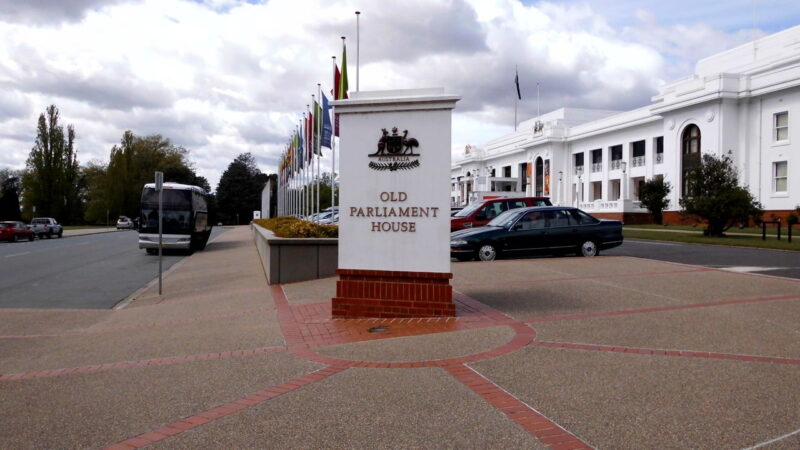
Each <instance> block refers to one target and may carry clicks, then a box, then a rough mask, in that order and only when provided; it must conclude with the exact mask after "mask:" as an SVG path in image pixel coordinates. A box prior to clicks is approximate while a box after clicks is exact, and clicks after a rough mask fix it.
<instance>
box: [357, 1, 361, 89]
mask: <svg viewBox="0 0 800 450" xmlns="http://www.w3.org/2000/svg"><path fill="white" fill-rule="evenodd" d="M360 18H361V11H356V92H358V91H359V88H358V71H359V67H360V61H359V54H360V53H361V26H360V22H361V21H360V20H359V19H360Z"/></svg>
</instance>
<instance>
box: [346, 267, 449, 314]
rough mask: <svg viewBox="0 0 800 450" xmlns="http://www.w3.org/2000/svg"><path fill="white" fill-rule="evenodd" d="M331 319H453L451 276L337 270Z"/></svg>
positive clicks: (424, 273)
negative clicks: (337, 277)
mask: <svg viewBox="0 0 800 450" xmlns="http://www.w3.org/2000/svg"><path fill="white" fill-rule="evenodd" d="M336 272H337V273H338V274H339V281H337V282H336V297H334V298H333V300H332V302H333V305H332V308H331V310H332V313H333V317H334V318H341V319H345V318H346V319H355V318H364V317H380V318H389V317H455V315H456V307H455V304H454V303H453V287H452V286H450V279H451V278H453V274H452V273H438V272H398V271H386V270H356V269H338V270H337V271H336Z"/></svg>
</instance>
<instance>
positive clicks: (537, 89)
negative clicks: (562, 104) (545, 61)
mask: <svg viewBox="0 0 800 450" xmlns="http://www.w3.org/2000/svg"><path fill="white" fill-rule="evenodd" d="M536 120H539V82H538V81H537V82H536Z"/></svg>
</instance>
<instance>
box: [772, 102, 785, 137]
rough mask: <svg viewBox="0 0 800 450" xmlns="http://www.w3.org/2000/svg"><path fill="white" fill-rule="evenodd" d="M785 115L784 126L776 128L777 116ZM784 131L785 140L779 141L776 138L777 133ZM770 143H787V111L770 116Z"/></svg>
mask: <svg viewBox="0 0 800 450" xmlns="http://www.w3.org/2000/svg"><path fill="white" fill-rule="evenodd" d="M781 115H785V116H786V125H784V126H782V127H780V126H778V116H781ZM784 129H785V130H786V138H785V139H779V138H778V131H779V130H784ZM772 142H773V143H774V144H787V143H789V111H788V110H787V111H779V112H776V113H774V114H772Z"/></svg>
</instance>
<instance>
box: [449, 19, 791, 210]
mask: <svg viewBox="0 0 800 450" xmlns="http://www.w3.org/2000/svg"><path fill="white" fill-rule="evenodd" d="M798 123H800V26H797V27H793V28H790V29H788V30H784V31H782V32H779V33H776V34H773V35H770V36H766V37H764V38H761V39H758V40H756V41H753V42H750V43H748V44H745V45H742V46H740V47H737V48H734V49H732V50H728V51H726V52H723V53H719V54H717V55H714V56H711V57H708V58H705V59H702V60H700V61H699V62H698V63H697V65H696V67H695V73H694V74H692V75H690V76H688V77H685V78H682V79H680V80H677V81H674V82H671V83H668V84H666V85H664V86H663V87H662V88H661V89H660V92H659V93H658V95H656V96H655V97H653V98H652V103H651V104H650V105H648V106H644V107H642V108H639V109H635V110H632V111H627V112H618V111H603V110H590V109H578V108H561V109H558V110H555V111H552V112H550V113H547V114H543V115H542V116H541V117H538V118H534V119H530V120H527V121H525V122H522V123H521V124H520V126H519V127H518V131H517V132H515V133H511V134H508V135H505V136H502V137H499V138H497V139H494V140H492V141H490V142H488V143H487V144H486V145H485V146H483V147H469V148H468V149H467V150H466V151H465V154H464V157H463V158H462V159H460V160H457V161H455V162H454V164H453V166H452V171H451V191H452V192H451V200H452V203H453V204H454V205H456V206H460V205H464V204H466V203H469V202H470V201H471V200H475V199H477V198H480V197H485V196H493V195H503V194H505V195H508V191H514V192H517V193H518V194H519V195H522V194H525V195H543V196H549V197H550V198H551V200H552V201H553V203H554V204H560V205H575V206H578V207H580V208H581V209H584V210H586V211H587V212H590V213H592V214H593V215H596V216H598V217H606V218H616V219H624V220H625V221H626V222H628V223H634V222H636V221H645V220H647V219H648V217H649V216H648V215H647V214H645V213H646V212H647V211H646V210H645V209H643V208H641V206H640V203H639V201H638V200H639V186H640V184H641V183H643V182H644V181H645V180H649V179H652V178H654V177H663V178H664V179H666V180H667V181H669V182H670V183H671V184H672V186H673V190H672V194H671V198H670V200H671V204H670V208H669V209H668V210H667V212H666V213H665V215H664V216H665V220H666V221H668V222H673V223H675V222H678V221H679V220H680V217H679V215H678V211H679V209H680V207H679V203H678V200H679V198H680V197H681V196H682V191H683V190H684V189H685V186H684V185H683V180H684V173H685V172H686V171H687V170H689V169H690V168H692V167H693V166H694V165H696V164H698V163H699V161H700V155H701V154H703V153H709V154H714V155H722V154H729V155H730V156H731V158H732V159H733V161H734V163H735V165H736V167H737V168H738V170H739V175H740V180H741V182H742V184H743V185H746V186H748V187H749V189H750V191H751V192H752V193H753V195H754V196H755V197H756V198H757V199H758V200H759V201H760V202H761V203H762V205H763V206H764V209H765V217H770V216H771V215H773V214H774V215H776V216H779V217H783V218H784V219H785V216H786V215H787V214H789V212H791V211H792V210H794V208H795V207H796V206H797V205H798V204H800V174H798V172H800V127H798Z"/></svg>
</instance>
